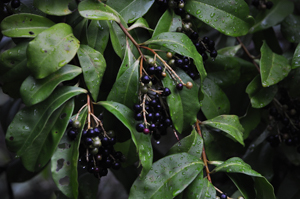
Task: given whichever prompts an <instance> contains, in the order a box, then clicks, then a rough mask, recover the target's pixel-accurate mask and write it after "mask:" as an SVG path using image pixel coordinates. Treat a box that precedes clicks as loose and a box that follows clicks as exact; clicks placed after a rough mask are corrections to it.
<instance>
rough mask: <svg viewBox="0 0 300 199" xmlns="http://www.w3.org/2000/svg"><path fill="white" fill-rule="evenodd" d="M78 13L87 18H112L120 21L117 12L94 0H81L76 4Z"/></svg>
mask: <svg viewBox="0 0 300 199" xmlns="http://www.w3.org/2000/svg"><path fill="white" fill-rule="evenodd" d="M78 11H79V13H80V15H81V16H82V17H84V18H87V19H94V20H113V21H116V22H117V23H121V21H120V18H119V13H117V12H116V11H115V10H114V9H112V8H111V7H110V6H108V5H106V4H104V3H102V2H99V1H94V0H86V1H82V2H80V3H79V5H78Z"/></svg>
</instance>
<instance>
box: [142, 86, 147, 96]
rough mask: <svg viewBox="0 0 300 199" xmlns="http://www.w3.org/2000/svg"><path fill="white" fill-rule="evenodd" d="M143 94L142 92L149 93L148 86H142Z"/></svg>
mask: <svg viewBox="0 0 300 199" xmlns="http://www.w3.org/2000/svg"><path fill="white" fill-rule="evenodd" d="M141 92H142V93H143V94H146V93H148V88H147V86H142V87H141Z"/></svg>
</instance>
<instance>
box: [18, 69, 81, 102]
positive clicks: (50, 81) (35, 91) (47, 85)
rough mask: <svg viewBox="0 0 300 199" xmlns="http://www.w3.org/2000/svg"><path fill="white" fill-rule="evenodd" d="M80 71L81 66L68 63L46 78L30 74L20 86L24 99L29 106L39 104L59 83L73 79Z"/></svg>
mask: <svg viewBox="0 0 300 199" xmlns="http://www.w3.org/2000/svg"><path fill="white" fill-rule="evenodd" d="M80 73H82V70H81V68H79V67H77V66H73V65H68V64H67V65H66V66H64V67H62V68H61V69H59V70H58V71H56V72H54V73H52V74H51V75H49V76H47V77H46V78H44V79H35V78H33V77H32V76H29V77H27V78H26V79H25V81H24V82H23V83H22V86H21V88H20V93H21V96H22V100H23V102H24V103H25V104H26V105H27V106H30V105H34V104H37V103H39V102H41V101H43V100H45V99H46V98H47V97H48V96H49V95H50V94H51V93H52V91H53V90H54V89H55V87H56V86H57V85H58V84H60V83H61V82H63V81H66V80H71V79H73V78H74V77H76V76H78V75H79V74H80Z"/></svg>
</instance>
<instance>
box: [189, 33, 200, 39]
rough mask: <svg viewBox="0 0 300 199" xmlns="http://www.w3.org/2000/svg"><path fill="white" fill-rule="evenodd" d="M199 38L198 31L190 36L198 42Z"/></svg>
mask: <svg viewBox="0 0 300 199" xmlns="http://www.w3.org/2000/svg"><path fill="white" fill-rule="evenodd" d="M198 37H199V34H198V33H197V32H196V31H194V32H192V34H191V35H190V38H191V40H197V39H198Z"/></svg>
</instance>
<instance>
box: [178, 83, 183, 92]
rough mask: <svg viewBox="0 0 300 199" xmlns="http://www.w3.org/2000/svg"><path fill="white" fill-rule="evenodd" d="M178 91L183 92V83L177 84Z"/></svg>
mask: <svg viewBox="0 0 300 199" xmlns="http://www.w3.org/2000/svg"><path fill="white" fill-rule="evenodd" d="M176 89H177V90H180V91H181V90H182V89H183V84H182V83H179V84H177V85H176Z"/></svg>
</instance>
